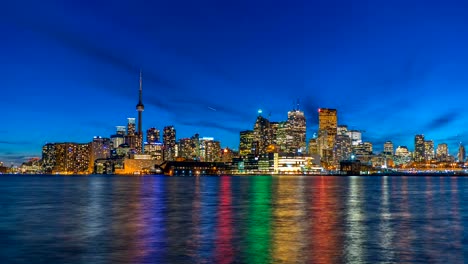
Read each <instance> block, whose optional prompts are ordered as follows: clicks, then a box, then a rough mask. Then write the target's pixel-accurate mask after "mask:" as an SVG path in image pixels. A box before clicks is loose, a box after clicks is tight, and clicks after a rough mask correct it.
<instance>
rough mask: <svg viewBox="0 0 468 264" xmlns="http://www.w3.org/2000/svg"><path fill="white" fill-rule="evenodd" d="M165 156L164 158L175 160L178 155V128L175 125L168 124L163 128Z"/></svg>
mask: <svg viewBox="0 0 468 264" xmlns="http://www.w3.org/2000/svg"><path fill="white" fill-rule="evenodd" d="M163 144H164V151H163V158H164V160H167V161H171V160H175V157H176V130H175V128H174V127H173V126H166V127H164V130H163Z"/></svg>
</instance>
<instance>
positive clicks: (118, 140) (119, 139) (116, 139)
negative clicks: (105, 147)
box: [110, 134, 125, 149]
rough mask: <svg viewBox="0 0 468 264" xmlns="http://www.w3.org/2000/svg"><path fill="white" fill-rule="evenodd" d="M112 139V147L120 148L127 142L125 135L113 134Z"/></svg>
mask: <svg viewBox="0 0 468 264" xmlns="http://www.w3.org/2000/svg"><path fill="white" fill-rule="evenodd" d="M110 141H111V143H112V149H116V148H118V147H119V146H120V145H122V144H125V136H122V135H119V134H117V135H112V136H111V137H110Z"/></svg>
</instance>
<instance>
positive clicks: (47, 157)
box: [42, 143, 56, 173]
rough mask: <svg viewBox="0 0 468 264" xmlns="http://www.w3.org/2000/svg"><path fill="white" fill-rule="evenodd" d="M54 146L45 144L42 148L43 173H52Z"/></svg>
mask: <svg viewBox="0 0 468 264" xmlns="http://www.w3.org/2000/svg"><path fill="white" fill-rule="evenodd" d="M55 158H56V157H55V144H51V143H48V144H45V145H44V146H43V147H42V169H43V171H44V172H45V173H52V170H53V169H54V167H55V164H56V160H55Z"/></svg>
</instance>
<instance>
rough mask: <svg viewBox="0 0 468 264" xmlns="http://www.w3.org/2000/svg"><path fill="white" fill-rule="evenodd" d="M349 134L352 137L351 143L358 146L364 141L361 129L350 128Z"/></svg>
mask: <svg viewBox="0 0 468 264" xmlns="http://www.w3.org/2000/svg"><path fill="white" fill-rule="evenodd" d="M347 134H348V136H349V137H350V138H351V145H353V146H357V145H359V144H361V143H362V132H361V131H359V130H348V132H347Z"/></svg>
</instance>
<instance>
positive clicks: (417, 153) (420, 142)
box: [413, 135, 426, 162]
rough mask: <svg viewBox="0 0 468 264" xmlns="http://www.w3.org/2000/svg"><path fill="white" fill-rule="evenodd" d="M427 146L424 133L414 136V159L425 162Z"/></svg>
mask: <svg viewBox="0 0 468 264" xmlns="http://www.w3.org/2000/svg"><path fill="white" fill-rule="evenodd" d="M425 149H426V146H425V144H424V135H416V136H415V137H414V154H413V155H414V161H416V162H423V161H424V158H425V155H424V150H425Z"/></svg>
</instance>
